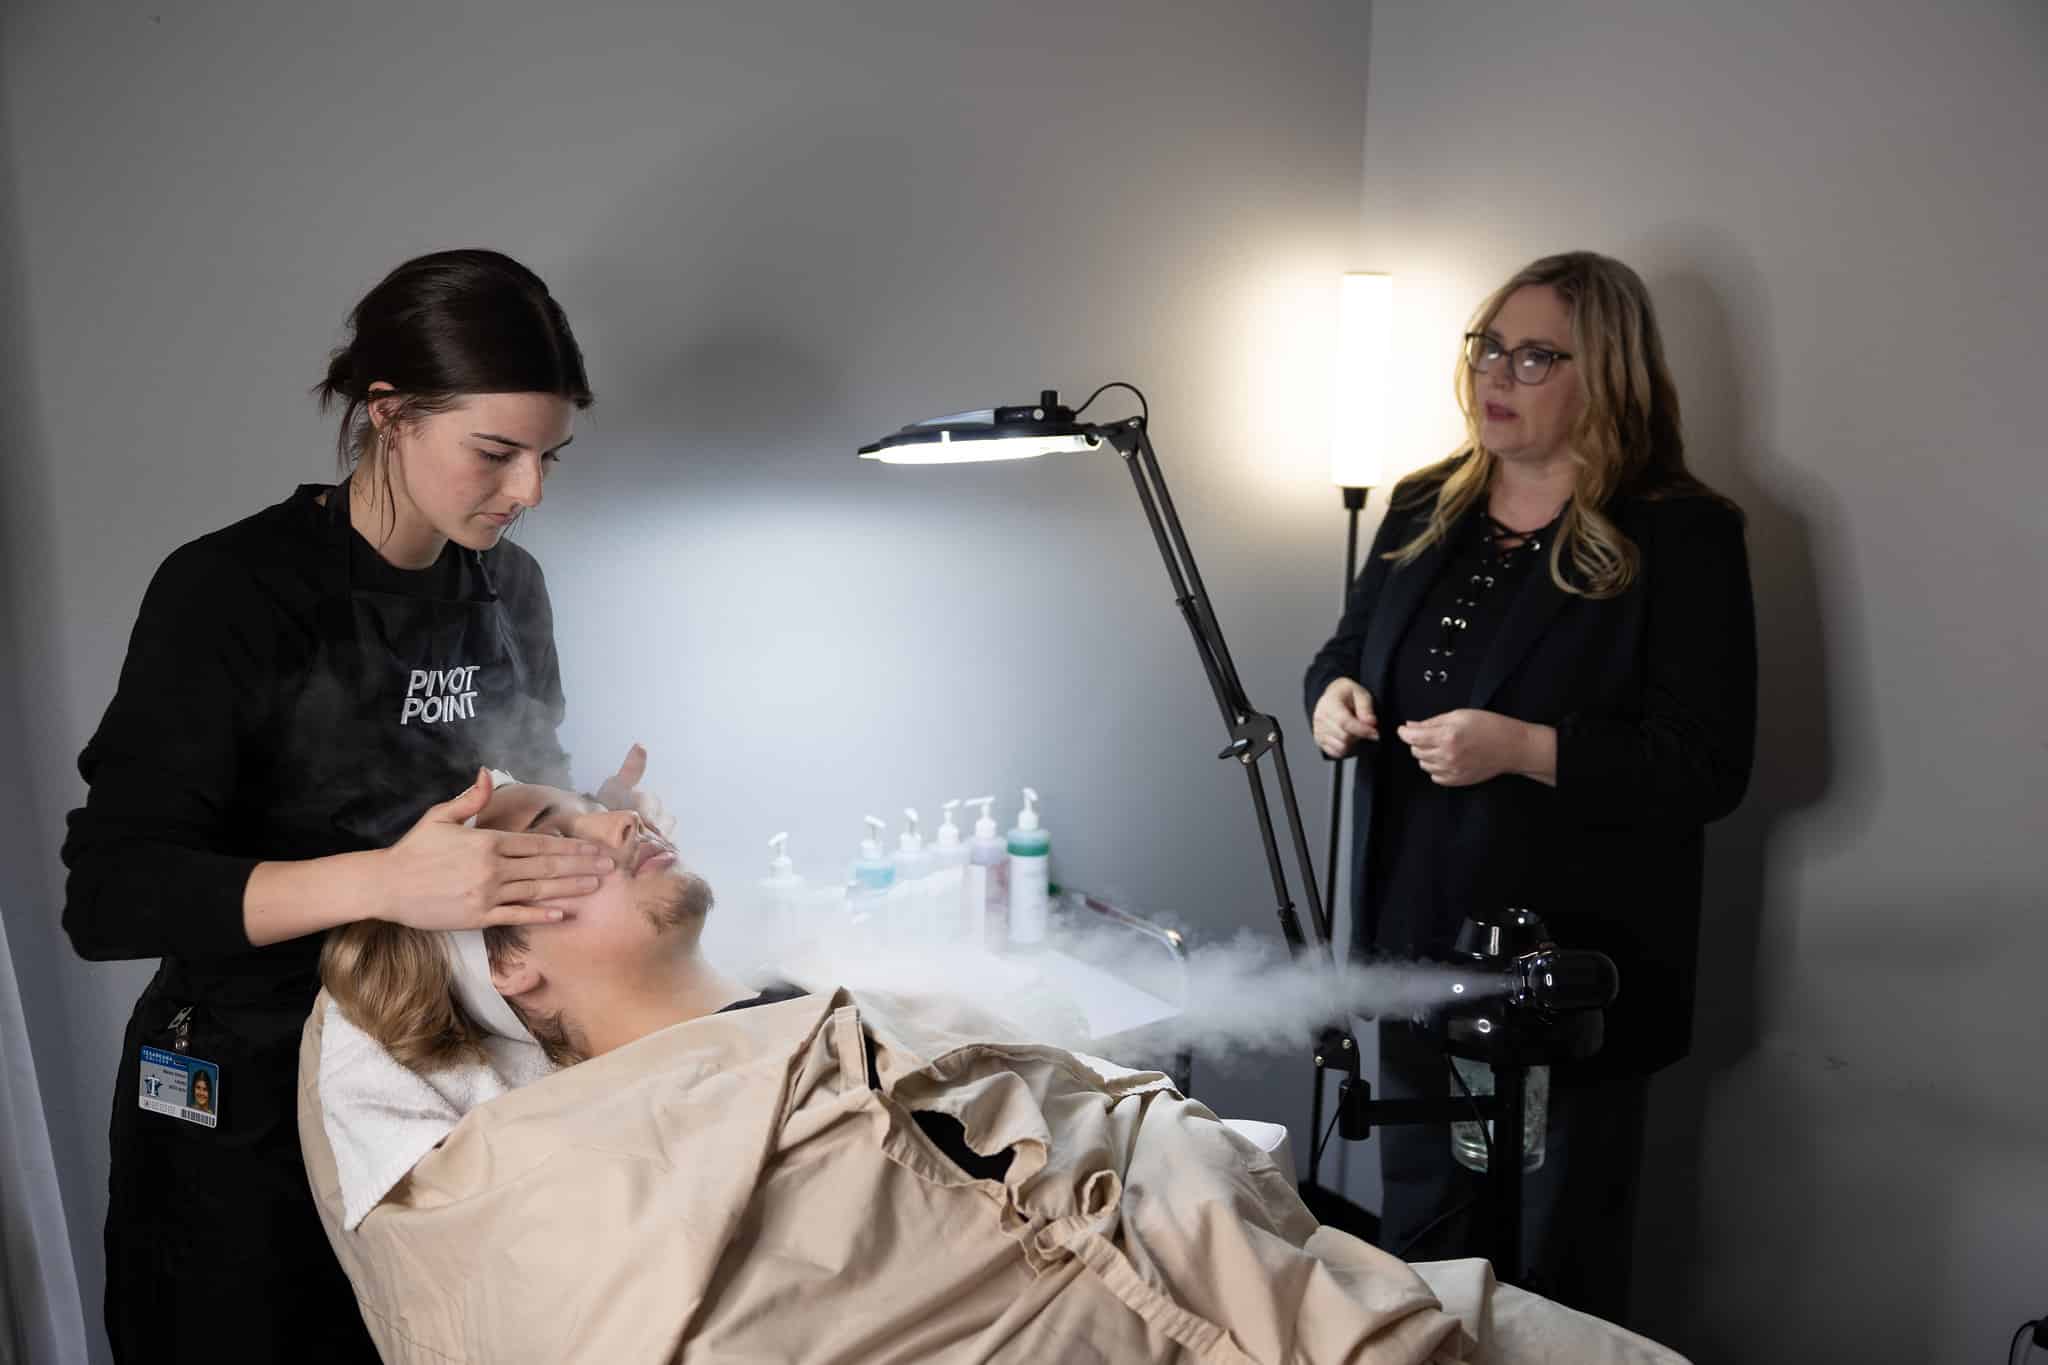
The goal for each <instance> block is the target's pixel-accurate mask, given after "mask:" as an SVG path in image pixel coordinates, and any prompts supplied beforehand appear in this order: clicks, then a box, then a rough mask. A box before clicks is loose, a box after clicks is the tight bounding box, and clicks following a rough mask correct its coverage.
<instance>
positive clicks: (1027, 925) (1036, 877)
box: [1008, 787, 1052, 948]
mask: <svg viewBox="0 0 2048 1365" xmlns="http://www.w3.org/2000/svg"><path fill="white" fill-rule="evenodd" d="M1008 843H1009V854H1010V946H1011V947H1013V948H1031V947H1036V946H1037V945H1039V944H1041V943H1044V942H1045V930H1046V920H1047V917H1048V914H1049V912H1050V910H1051V900H1052V834H1051V832H1050V831H1048V830H1044V829H1041V828H1039V825H1038V793H1037V792H1035V791H1033V790H1031V788H1029V787H1026V788H1025V789H1024V809H1023V810H1021V811H1019V812H1018V813H1017V827H1016V828H1015V829H1013V830H1011V831H1010V837H1009V841H1008Z"/></svg>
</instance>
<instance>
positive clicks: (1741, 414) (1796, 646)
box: [1631, 233, 1868, 1362]
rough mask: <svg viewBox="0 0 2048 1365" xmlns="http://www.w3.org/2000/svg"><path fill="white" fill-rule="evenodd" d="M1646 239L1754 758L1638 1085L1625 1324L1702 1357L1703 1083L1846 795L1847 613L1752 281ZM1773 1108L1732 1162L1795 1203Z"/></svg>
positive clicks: (1783, 377) (1716, 1352)
mask: <svg viewBox="0 0 2048 1365" xmlns="http://www.w3.org/2000/svg"><path fill="white" fill-rule="evenodd" d="M1645 254H1646V255H1649V256H1651V257H1652V258H1653V259H1659V260H1663V261H1666V262H1683V263H1684V264H1683V265H1679V266H1676V267H1675V268H1667V269H1666V270H1665V271H1664V272H1663V273H1653V274H1652V277H1651V278H1650V279H1649V281H1648V283H1649V285H1650V292H1651V294H1652V296H1653V298H1654V299H1655V300H1656V305H1657V309H1658V314H1659V318H1660V320H1661V322H1662V325H1663V329H1664V334H1665V337H1666V339H1667V345H1668V346H1669V349H1670V351H1671V352H1672V354H1673V355H1674V356H1676V357H1681V358H1683V359H1685V360H1687V361H1689V362H1690V363H1689V365H1688V366H1687V369H1688V370H1689V372H1681V374H1680V375H1679V376H1678V379H1679V383H1680V395H1681V401H1682V404H1683V411H1684V416H1685V424H1686V434H1687V442H1686V444H1687V458H1688V462H1689V463H1690V464H1691V466H1692V468H1693V471H1694V472H1695V473H1696V474H1698V475H1699V476H1700V477H1701V478H1702V479H1704V480H1705V481H1706V482H1707V483H1709V484H1710V485H1712V486H1713V487H1714V488H1715V489H1716V490H1718V491H1720V492H1722V493H1724V494H1726V495H1727V496H1729V497H1730V498H1733V499H1734V500H1735V501H1736V502H1737V503H1739V504H1740V505H1741V507H1742V509H1743V511H1744V513H1745V514H1746V517H1747V527H1748V544H1749V557H1750V575H1751V581H1752V583H1753V585H1754V589H1755V593H1756V602H1757V650H1758V686H1759V698H1758V701H1759V709H1758V728H1757V754H1756V766H1755V771H1754V775H1753V776H1752V778H1751V781H1750V786H1749V792H1748V796H1747V798H1746V799H1745V800H1744V802H1743V804H1742V806H1741V807H1740V808H1739V809H1738V810H1737V811H1736V812H1735V813H1734V814H1733V815H1731V816H1730V817H1728V818H1727V819H1726V820H1724V821H1722V822H1721V823H1719V824H1717V825H1715V826H1714V827H1713V828H1711V829H1710V830H1709V831H1708V837H1707V870H1706V888H1705V905H1704V907H1703V911H1704V913H1703V916H1702V926H1701V939H1700V983H1701V984H1700V991H1699V1004H1698V1007H1697V1011H1696V1016H1695V1021H1694V1034H1693V1049H1692V1055H1691V1056H1690V1057H1689V1058H1687V1060H1686V1061H1684V1062H1682V1063H1680V1064H1679V1065H1678V1066H1676V1067H1673V1068H1671V1069H1670V1070H1668V1071H1666V1072H1665V1073H1663V1075H1662V1076H1661V1077H1660V1078H1659V1080H1658V1082H1657V1084H1656V1085H1655V1086H1654V1087H1653V1089H1652V1091H1651V1112H1650V1117H1649V1123H1648V1132H1647V1134H1646V1141H1645V1151H1644V1157H1643V1161H1644V1170H1643V1184H1642V1194H1641V1203H1640V1207H1639V1216H1638V1222H1637V1238H1636V1243H1637V1246H1636V1259H1637V1265H1638V1266H1639V1270H1638V1272H1637V1278H1636V1284H1635V1303H1634V1309H1633V1313H1632V1317H1633V1322H1632V1324H1631V1325H1633V1326H1635V1327H1636V1328H1637V1330H1640V1331H1643V1332H1645V1333H1647V1334H1649V1335H1650V1336H1652V1337H1654V1338H1656V1339H1658V1340H1662V1341H1668V1342H1670V1343H1671V1344H1672V1345H1674V1346H1676V1347H1677V1348H1678V1349H1680V1350H1683V1351H1685V1352H1686V1353H1687V1354H1690V1355H1693V1356H1695V1358H1697V1359H1699V1360H1700V1361H1702V1362H1708V1361H1714V1360H1720V1359H1734V1358H1735V1356H1734V1355H1732V1354H1730V1352H1733V1351H1736V1350H1738V1343H1737V1341H1736V1340H1735V1339H1734V1337H1733V1336H1732V1335H1729V1336H1727V1337H1726V1339H1723V1340H1718V1341H1717V1340H1715V1339H1714V1338H1715V1336H1716V1335H1717V1334H1716V1331H1715V1327H1714V1323H1715V1319H1716V1316H1717V1315H1716V1314H1715V1312H1714V1310H1713V1306H1712V1304H1711V1303H1710V1302H1705V1301H1703V1299H1704V1296H1703V1294H1702V1293H1701V1290H1702V1288H1703V1285H1704V1283H1705V1281H1706V1278H1707V1277H1708V1275H1709V1274H1710V1273H1711V1268H1710V1267H1708V1266H1707V1265H1705V1264H1704V1262H1703V1260H1702V1258H1701V1256H1700V1254H1699V1249H1700V1247H1701V1246H1702V1245H1704V1244H1706V1243H1708V1242H1709V1241H1710V1240H1713V1239H1710V1238H1709V1237H1708V1236H1707V1235H1706V1234H1707V1229H1706V1227H1705V1226H1704V1220H1705V1218H1706V1217H1707V1216H1708V1209H1709V1204H1708V1200H1709V1198H1710V1197H1712V1198H1713V1199H1714V1200H1715V1203H1716V1204H1725V1203H1726V1202H1727V1201H1725V1200H1723V1199H1721V1197H1720V1192H1710V1191H1707V1190H1706V1189H1704V1188H1703V1183H1702V1179H1701V1172H1702V1165H1703V1158H1704V1157H1705V1155H1706V1154H1705V1151H1704V1147H1705V1141H1706V1138H1705V1135H1706V1134H1707V1132H1708V1131H1709V1123H1708V1117H1709V1115H1708V1110H1709V1098H1710V1093H1711V1092H1712V1091H1713V1090H1714V1089H1716V1088H1717V1083H1718V1082H1720V1081H1723V1080H1725V1079H1726V1078H1727V1075H1728V1073H1729V1072H1731V1071H1732V1070H1733V1069H1734V1068H1736V1067H1737V1066H1738V1065H1739V1064H1741V1063H1742V1062H1744V1061H1745V1059H1748V1058H1751V1057H1753V1056H1754V1055H1755V1054H1756V1053H1757V1052H1758V1050H1759V1048H1760V1046H1761V1045H1762V1043H1763V1041H1764V1037H1763V1034H1764V1029H1763V1020H1762V1018H1761V1011H1762V1006H1763V1003H1764V1002H1765V1001H1766V1000H1767V999H1769V998H1770V997H1772V996H1773V995H1775V994H1776V992H1775V991H1773V990H1772V989H1771V986H1772V983H1773V980H1774V978H1775V977H1776V976H1777V975H1778V974H1779V973H1780V972H1782V971H1783V970H1785V964H1786V963H1787V962H1788V961H1789V948H1790V946H1791V944H1792V941H1793V938H1794V935H1795V930H1796V924H1795V923H1794V916H1795V910H1796V907H1795V906H1794V905H1793V904H1792V903H1791V902H1790V900H1789V894H1790V892H1789V888H1787V887H1785V886H1784V885H1783V884H1782V869H1781V867H1779V866H1778V865H1777V864H1775V863H1774V845H1776V844H1777V843H1778V842H1779V841H1780V840H1781V839H1782V837H1783V836H1784V834H1785V832H1786V827H1787V826H1788V824H1789V823H1790V822H1791V821H1792V820H1793V819H1794V818H1795V817H1796V816H1797V815H1798V814H1799V813H1800V812H1802V811H1807V810H1810V809H1813V808H1816V807H1818V806H1820V805H1821V804H1822V803H1823V802H1826V803H1828V804H1829V805H1830V806H1831V807H1833V808H1834V809H1835V810H1836V811H1837V812H1839V811H1840V810H1841V807H1842V804H1843V801H1844V799H1845V798H1844V796H1843V794H1842V793H1841V792H1840V791H1838V790H1837V789H1838V788H1839V787H1840V786H1841V785H1842V783H1841V778H1842V776H1843V772H1842V769H1843V765H1842V762H1841V758H1840V753H1841V749H1842V739H1841V734H1840V730H1841V723H1840V718H1841V716H1842V715H1843V706H1842V702H1841V696H1840V680H1838V679H1831V678H1830V676H1829V672H1828V667H1829V659H1830V656H1831V651H1830V649H1829V647H1828V641H1829V638H1830V632H1831V631H1839V630H1842V629H1845V628H1853V622H1845V621H1841V620H1831V619H1830V617H1829V615H1828V613H1827V611H1826V610H1825V609H1824V604H1825V603H1826V602H1827V601H1830V600H1836V601H1838V600H1840V593H1839V592H1838V591H1837V592H1829V591H1825V590H1824V586H1825V585H1824V583H1823V576H1824V575H1831V574H1835V573H1838V572H1841V571H1840V570H1836V569H1835V568H1834V566H1835V565H1836V564H1837V563H1839V557H1838V556H1837V555H1833V554H1830V553H1828V546H1827V544H1826V543H1825V539H1824V537H1825V536H1826V534H1827V530H1828V528H1830V527H1832V526H1835V525H1838V524H1839V515H1838V510H1837V499H1836V498H1835V497H1834V495H1833V494H1832V492H1831V491H1830V490H1829V489H1827V488H1826V487H1825V486H1823V485H1821V484H1819V483H1817V482H1815V481H1814V480H1813V479H1812V478H1811V477H1810V476H1809V475H1808V474H1806V473H1805V472H1804V471H1803V470H1802V469H1801V468H1800V467H1799V466H1798V464H1796V463H1794V462H1791V461H1788V460H1787V459H1785V458H1784V456H1783V455H1782V454H1781V453H1780V452H1778V451H1776V450H1773V449H1770V448H1769V447H1768V446H1767V445H1766V444H1765V442H1766V441H1767V440H1768V438H1769V433H1771V432H1772V431H1775V430H1777V429H1779V427H1780V424H1779V422H1778V421H1777V420H1776V416H1777V411H1776V410H1777V404H1778V402H1779V399H1780V395H1781V390H1784V389H1791V390H1793V391H1794V393H1795V395H1796V390H1797V385H1796V383H1789V382H1787V381H1788V376H1789V374H1790V371H1788V369H1787V367H1786V366H1785V365H1784V364H1783V363H1782V362H1781V361H1780V358H1779V357H1778V356H1776V355H1775V353H1774V352H1773V349H1772V338H1771V336H1770V331H1769V309H1768V306H1767V298H1766V290H1767V282H1766V281H1765V279H1764V278H1763V276H1762V275H1761V274H1759V273H1758V272H1757V271H1756V269H1755V268H1754V266H1753V265H1751V264H1750V263H1749V261H1748V260H1747V258H1746V256H1745V254H1744V252H1743V251H1742V249H1741V248H1740V246H1739V245H1737V244H1735V243H1734V242H1732V241H1729V240H1725V239H1716V238H1714V237H1711V236H1702V235H1700V234H1697V233H1692V234H1688V235H1686V236H1684V237H1680V238H1677V239H1676V240H1668V241H1665V242H1660V243H1654V244H1653V246H1652V250H1650V251H1648V252H1646V253H1645ZM1795 401H1796V397H1795ZM1817 528H1818V530H1819V533H1820V535H1821V536H1822V537H1823V540H1822V541H1821V543H1818V544H1817V543H1816V530H1817ZM1848 799H1849V800H1850V802H1851V804H1852V805H1855V806H1856V807H1857V809H1856V810H1855V811H1853V812H1852V813H1851V815H1850V819H1849V823H1851V824H1854V825H1860V824H1861V823H1863V821H1864V820H1866V819H1867V818H1868V809H1867V803H1866V802H1860V801H1857V800H1856V799H1855V798H1854V797H1850V798H1848ZM1787 1118H1789V1116H1782V1115H1781V1116H1779V1119H1780V1121H1778V1122H1771V1121H1770V1118H1769V1116H1768V1115H1766V1114H1763V1113H1760V1112H1750V1113H1747V1114H1745V1115H1744V1116H1743V1118H1742V1122H1741V1129H1742V1131H1744V1132H1745V1133H1752V1134H1753V1136H1754V1140H1755V1142H1756V1151H1755V1155H1754V1157H1752V1158H1745V1159H1744V1161H1743V1164H1744V1165H1745V1166H1746V1165H1747V1164H1748V1163H1749V1162H1751V1161H1753V1162H1754V1163H1756V1165H1757V1167H1758V1168H1759V1170H1760V1172H1761V1169H1762V1168H1764V1167H1768V1169H1769V1172H1770V1176H1769V1179H1770V1183H1771V1185H1772V1187H1773V1189H1775V1190H1777V1191H1778V1192H1779V1193H1780V1194H1781V1195H1782V1196H1783V1197H1784V1198H1786V1199H1788V1200H1791V1201H1793V1202H1794V1203H1796V1201H1797V1200H1798V1199H1799V1198H1800V1197H1801V1195H1800V1192H1801V1191H1806V1190H1810V1189H1811V1188H1812V1177H1813V1176H1814V1175H1815V1174H1817V1170H1816V1168H1817V1165H1818V1163H1819V1161H1820V1154H1819V1153H1818V1152H1816V1151H1814V1150H1812V1139H1811V1138H1810V1137H1807V1136H1804V1135H1802V1132H1801V1127H1802V1125H1801V1124H1799V1123H1797V1122H1793V1121H1784V1120H1785V1119H1787ZM1741 1202H1743V1203H1745V1204H1746V1203H1747V1202H1748V1201H1741ZM1804 1212H1810V1210H1802V1209H1800V1208H1798V1207H1794V1206H1792V1204H1784V1205H1781V1206H1780V1207H1779V1208H1778V1211H1777V1220H1776V1224H1775V1226H1774V1227H1773V1228H1771V1229H1769V1230H1768V1235H1769V1236H1770V1237H1771V1239H1772V1241H1773V1244H1774V1246H1775V1247H1776V1248H1777V1249H1776V1250H1774V1252H1773V1257H1772V1259H1773V1260H1774V1261H1779V1260H1782V1261H1783V1262H1784V1263H1788V1264H1795V1265H1796V1264H1803V1263H1811V1258H1810V1254H1809V1253H1808V1252H1803V1251H1801V1250H1799V1249H1797V1248H1788V1247H1783V1246H1782V1245H1781V1243H1782V1241H1783V1239H1786V1238H1791V1239H1796V1238H1798V1237H1800V1236H1802V1235H1810V1234H1806V1233H1802V1230H1803V1229H1810V1228H1811V1227H1812V1220H1811V1219H1810V1218H1808V1217H1805V1216H1802V1214H1803V1213H1804ZM1754 1231H1755V1232H1756V1233H1758V1234H1763V1233H1764V1232H1765V1231H1766V1230H1764V1229H1755V1230H1754ZM1737 1330H1739V1329H1737Z"/></svg>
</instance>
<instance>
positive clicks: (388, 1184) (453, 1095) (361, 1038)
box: [320, 995, 555, 1231]
mask: <svg viewBox="0 0 2048 1365" xmlns="http://www.w3.org/2000/svg"><path fill="white" fill-rule="evenodd" d="M321 999H322V1000H323V1001H325V1002H326V1007H325V1013H324V1015H323V1016H322V1030H323V1033H324V1035H325V1042H324V1044H323V1046H322V1047H321V1049H320V1095H321V1097H322V1098H323V1099H324V1100H325V1101H326V1103H325V1104H324V1105H323V1106H322V1108H321V1116H320V1117H321V1127H322V1128H324V1129H325V1130H326V1133H327V1145H328V1146H329V1147H331V1148H333V1149H334V1165H335V1171H336V1174H337V1175H338V1176H339V1177H340V1181H341V1200H342V1223H343V1226H345V1227H347V1228H349V1229H350V1230H351V1231H353V1230H354V1228H355V1226H356V1225H357V1224H358V1223H360V1222H362V1221H363V1218H364V1216H365V1215H367V1214H368V1213H369V1212H370V1210H371V1209H373V1208H375V1207H377V1201H378V1200H380V1199H382V1198H383V1197H384V1196H385V1195H387V1194H389V1193H390V1192H391V1190H392V1188H393V1187H394V1186H396V1185H397V1184H398V1182H399V1181H401V1180H403V1179H405V1176H406V1173H407V1172H408V1171H410V1170H412V1168H413V1166H414V1165H415V1164H416V1163H417V1162H418V1161H419V1159H420V1158H421V1157H423V1156H425V1155H426V1154H427V1153H428V1152H431V1151H432V1150H434V1148H435V1147H437V1146H439V1145H440V1143H441V1140H442V1139H443V1138H445V1137H447V1136H448V1134H449V1133H450V1132H452V1131H454V1128H455V1125H456V1124H458V1123H460V1122H462V1117H463V1115H465V1114H467V1113H468V1112H469V1111H470V1110H472V1109H474V1108H476V1107H477V1106H478V1105H480V1104H483V1103H485V1102H486V1101H489V1100H494V1099H496V1098H498V1097H499V1096H500V1095H504V1094H507V1093H509V1092H511V1091H513V1090H516V1089H518V1088H519V1087H520V1086H522V1085H526V1084H529V1083H530V1082H533V1081H537V1080H539V1079H540V1078H541V1077H543V1076H546V1075H548V1074H549V1073H551V1072H552V1071H553V1070H554V1069H555V1068H554V1066H553V1064H552V1063H550V1062H549V1061H548V1059H547V1056H546V1055H545V1054H544V1053H543V1052H542V1051H541V1050H540V1046H539V1045H538V1044H537V1043H532V1042H523V1043H522V1042H516V1041H514V1040H512V1039H510V1038H504V1037H500V1036H498V1035H497V1034H495V1033H491V1034H487V1035H485V1037H484V1039H483V1048H484V1056H485V1060H484V1061H480V1062H464V1063H460V1064H458V1065H455V1066H448V1067H441V1068H439V1069H437V1070H434V1071H414V1070H413V1069H412V1068H411V1067H408V1066H406V1065H405V1064H404V1063H402V1062H400V1061H399V1060H398V1059H397V1058H396V1057H393V1056H392V1055H391V1054H390V1053H389V1052H388V1051H386V1050H385V1048H384V1045H383V1044H382V1043H379V1042H378V1041H377V1040H376V1039H374V1038H372V1037H371V1036H370V1035H369V1034H367V1033H365V1032H363V1031H362V1030H361V1029H359V1028H357V1027H356V1026H355V1025H354V1024H352V1023H350V1022H349V1019H348V1016H347V1015H345V1014H343V1013H342V1012H341V1007H340V1006H338V1005H336V1004H335V1003H334V1002H333V1001H332V1000H329V999H328V998H327V997H326V996H325V995H323V996H321Z"/></svg>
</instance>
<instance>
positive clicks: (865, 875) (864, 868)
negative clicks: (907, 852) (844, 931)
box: [846, 815, 896, 933]
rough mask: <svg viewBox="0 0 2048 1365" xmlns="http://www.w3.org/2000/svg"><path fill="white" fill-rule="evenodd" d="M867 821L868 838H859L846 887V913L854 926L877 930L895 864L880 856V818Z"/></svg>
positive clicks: (894, 876) (869, 816) (892, 878)
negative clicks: (857, 856) (856, 855)
mask: <svg viewBox="0 0 2048 1365" xmlns="http://www.w3.org/2000/svg"><path fill="white" fill-rule="evenodd" d="M861 818H862V819H863V820H865V821H867V826H868V837H867V838H865V839H863V840H861V841H860V857H859V858H858V859H856V860H855V862H854V864H853V875H852V877H851V878H850V879H849V880H848V883H847V887H846V914H847V918H848V919H849V920H851V921H852V922H853V925H854V927H855V929H857V930H859V931H862V932H866V933H873V932H879V931H880V929H881V926H882V924H883V922H884V920H883V915H884V912H885V911H886V910H887V909H888V904H889V886H890V884H891V883H892V882H894V881H895V880H896V865H895V864H894V863H892V862H890V861H889V860H888V859H887V858H885V857H883V856H882V829H883V824H882V821H881V820H879V819H877V818H876V817H875V816H872V815H864V816H862V817H861Z"/></svg>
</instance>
